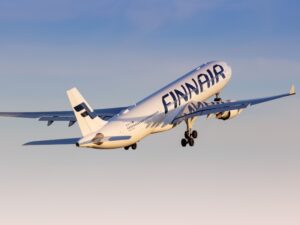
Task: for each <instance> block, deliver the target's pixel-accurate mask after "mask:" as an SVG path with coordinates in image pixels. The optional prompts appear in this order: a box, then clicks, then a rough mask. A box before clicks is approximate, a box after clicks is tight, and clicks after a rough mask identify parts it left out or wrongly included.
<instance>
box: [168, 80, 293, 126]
mask: <svg viewBox="0 0 300 225" xmlns="http://www.w3.org/2000/svg"><path fill="white" fill-rule="evenodd" d="M295 94H296V92H295V86H294V85H292V87H291V89H290V92H289V93H287V94H281V95H276V96H271V97H266V98H257V99H250V100H242V101H235V102H212V103H201V104H199V106H198V107H197V109H196V110H194V111H193V112H186V110H184V111H183V112H182V113H181V114H180V115H179V116H177V117H176V118H175V119H174V120H173V124H178V123H180V122H182V121H184V120H187V119H190V118H193V117H197V116H205V115H206V116H209V115H211V114H217V113H222V112H226V111H230V110H241V109H245V108H247V107H249V106H252V105H256V104H260V103H263V102H268V101H272V100H275V99H279V98H283V97H288V96H291V95H295ZM189 111H191V110H189Z"/></svg>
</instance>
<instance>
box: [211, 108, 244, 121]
mask: <svg viewBox="0 0 300 225" xmlns="http://www.w3.org/2000/svg"><path fill="white" fill-rule="evenodd" d="M241 112H242V110H238V109H235V110H230V111H225V112H220V113H217V114H216V118H217V119H219V120H229V119H233V118H234V117H237V116H238V115H240V114H241Z"/></svg>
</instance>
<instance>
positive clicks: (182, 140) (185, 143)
mask: <svg viewBox="0 0 300 225" xmlns="http://www.w3.org/2000/svg"><path fill="white" fill-rule="evenodd" d="M187 143H188V142H187V140H186V139H181V146H182V147H186V145H187Z"/></svg>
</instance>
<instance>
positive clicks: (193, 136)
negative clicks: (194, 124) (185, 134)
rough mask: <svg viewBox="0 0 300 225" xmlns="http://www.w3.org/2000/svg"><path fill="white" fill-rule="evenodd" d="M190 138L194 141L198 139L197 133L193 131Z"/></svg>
mask: <svg viewBox="0 0 300 225" xmlns="http://www.w3.org/2000/svg"><path fill="white" fill-rule="evenodd" d="M191 136H192V138H194V139H196V138H197V137H198V132H197V131H196V130H194V131H193V132H192V134H191Z"/></svg>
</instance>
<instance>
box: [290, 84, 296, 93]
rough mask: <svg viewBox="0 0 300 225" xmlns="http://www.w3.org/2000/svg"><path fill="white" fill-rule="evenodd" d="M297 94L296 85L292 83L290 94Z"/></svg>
mask: <svg viewBox="0 0 300 225" xmlns="http://www.w3.org/2000/svg"><path fill="white" fill-rule="evenodd" d="M294 94H296V90H295V85H294V84H292V86H291V89H290V95H294Z"/></svg>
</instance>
